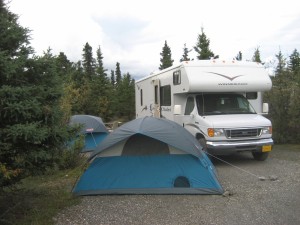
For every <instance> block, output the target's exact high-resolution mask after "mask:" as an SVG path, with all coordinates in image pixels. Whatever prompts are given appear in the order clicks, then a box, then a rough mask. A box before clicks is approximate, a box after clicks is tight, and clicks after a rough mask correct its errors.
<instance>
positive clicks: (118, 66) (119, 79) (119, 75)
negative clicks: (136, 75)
mask: <svg viewBox="0 0 300 225" xmlns="http://www.w3.org/2000/svg"><path fill="white" fill-rule="evenodd" d="M115 75H116V85H117V86H119V85H120V83H121V80H122V74H121V69H120V63H119V62H117V63H116V72H115Z"/></svg>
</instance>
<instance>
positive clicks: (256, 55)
mask: <svg viewBox="0 0 300 225" xmlns="http://www.w3.org/2000/svg"><path fill="white" fill-rule="evenodd" d="M252 61H253V62H258V63H261V59H260V51H259V47H257V48H256V49H255V51H254V54H253V57H252Z"/></svg>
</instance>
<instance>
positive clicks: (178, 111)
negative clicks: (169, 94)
mask: <svg viewBox="0 0 300 225" xmlns="http://www.w3.org/2000/svg"><path fill="white" fill-rule="evenodd" d="M180 114H181V105H174V115H180Z"/></svg>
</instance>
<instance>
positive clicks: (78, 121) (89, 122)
mask: <svg viewBox="0 0 300 225" xmlns="http://www.w3.org/2000/svg"><path fill="white" fill-rule="evenodd" d="M70 125H71V126H74V125H81V130H80V132H79V134H83V135H84V142H85V143H84V147H83V149H82V151H81V152H89V151H94V150H95V149H96V147H97V146H98V145H99V143H100V142H102V141H103V139H104V138H105V137H106V136H107V135H108V130H107V129H106V127H105V125H104V123H103V121H102V119H101V118H100V117H96V116H91V115H74V116H72V117H71V119H70Z"/></svg>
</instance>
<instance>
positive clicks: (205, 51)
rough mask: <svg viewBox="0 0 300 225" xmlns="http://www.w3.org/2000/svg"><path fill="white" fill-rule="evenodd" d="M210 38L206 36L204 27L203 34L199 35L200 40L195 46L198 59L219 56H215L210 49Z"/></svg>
mask: <svg viewBox="0 0 300 225" xmlns="http://www.w3.org/2000/svg"><path fill="white" fill-rule="evenodd" d="M209 45H210V40H209V39H208V38H207V37H206V34H205V33H204V31H203V27H202V28H201V34H199V35H198V41H197V43H196V46H194V50H195V51H196V52H197V53H198V56H197V58H198V59H200V60H201V59H210V58H212V57H213V58H218V57H219V56H215V54H214V53H213V52H212V51H211V50H210V47H209Z"/></svg>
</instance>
